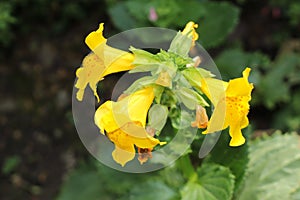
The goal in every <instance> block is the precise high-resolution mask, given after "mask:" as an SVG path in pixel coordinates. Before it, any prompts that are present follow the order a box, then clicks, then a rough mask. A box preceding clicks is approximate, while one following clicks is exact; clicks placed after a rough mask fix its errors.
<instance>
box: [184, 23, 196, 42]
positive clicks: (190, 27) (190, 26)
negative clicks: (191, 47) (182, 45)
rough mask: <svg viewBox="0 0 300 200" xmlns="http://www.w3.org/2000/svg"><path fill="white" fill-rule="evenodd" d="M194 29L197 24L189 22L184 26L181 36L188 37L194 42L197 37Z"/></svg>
mask: <svg viewBox="0 0 300 200" xmlns="http://www.w3.org/2000/svg"><path fill="white" fill-rule="evenodd" d="M196 28H198V24H195V23H194V22H192V21H190V22H188V23H187V24H186V25H185V28H184V29H183V31H182V34H183V35H187V36H188V37H191V38H192V40H193V41H196V40H197V39H198V37H199V36H198V33H197V32H196V30H195V29H196Z"/></svg>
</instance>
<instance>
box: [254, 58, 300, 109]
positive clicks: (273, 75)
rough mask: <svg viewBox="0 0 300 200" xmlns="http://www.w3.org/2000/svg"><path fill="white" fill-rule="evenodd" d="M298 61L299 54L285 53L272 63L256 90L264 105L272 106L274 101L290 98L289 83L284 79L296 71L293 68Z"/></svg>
mask: <svg viewBox="0 0 300 200" xmlns="http://www.w3.org/2000/svg"><path fill="white" fill-rule="evenodd" d="M299 61H300V59H299V55H297V54H287V55H285V56H282V57H280V58H279V59H278V60H276V61H275V63H274V64H272V68H270V70H269V71H268V72H267V73H266V75H265V76H264V77H263V79H262V80H261V82H260V84H259V85H258V86H257V91H256V93H257V94H258V95H259V97H260V99H261V100H262V101H263V102H264V104H265V105H266V107H268V108H274V106H275V104H276V103H279V102H287V101H289V100H290V84H289V82H287V81H286V80H285V79H287V78H288V75H289V74H291V73H297V71H295V69H296V67H297V65H298V63H299ZM274 86H275V87H274Z"/></svg>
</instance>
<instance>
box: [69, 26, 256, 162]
mask: <svg viewBox="0 0 300 200" xmlns="http://www.w3.org/2000/svg"><path fill="white" fill-rule="evenodd" d="M197 27H198V25H197V24H195V23H194V22H189V23H188V24H187V25H186V27H185V28H184V30H183V31H182V32H181V31H179V32H178V33H177V35H176V36H175V37H174V39H173V40H172V42H171V44H170V47H169V49H168V51H164V50H160V52H159V53H157V54H152V53H149V52H147V51H144V50H141V49H136V48H134V47H130V49H129V50H130V52H125V51H122V50H119V49H116V48H113V47H110V46H109V45H107V44H106V39H105V38H104V37H103V29H104V25H103V23H102V24H100V27H99V29H98V30H96V31H94V32H92V33H90V34H89V35H88V36H87V37H86V40H85V42H86V44H87V45H88V46H89V48H90V49H91V50H92V52H91V53H90V54H89V55H87V56H86V57H85V58H84V60H83V62H82V66H81V67H80V68H79V69H77V71H76V76H77V77H78V79H77V82H76V85H75V87H76V88H78V91H77V95H76V97H77V99H78V100H79V101H82V99H83V97H84V91H85V89H86V87H87V85H89V86H90V88H91V89H92V90H93V92H94V94H95V96H96V98H97V100H98V101H100V99H99V97H98V95H97V84H98V82H99V81H102V80H103V78H104V77H105V76H106V75H108V74H112V73H116V72H121V71H128V70H129V73H139V72H149V75H147V76H144V77H142V78H140V79H138V80H136V81H135V82H134V83H133V84H132V85H131V86H130V87H129V88H128V89H127V90H125V91H124V92H123V94H122V95H121V96H120V97H119V98H118V100H117V101H116V102H114V101H106V102H105V103H103V104H102V105H101V106H100V107H99V108H98V109H97V111H96V113H95V124H96V125H97V126H98V127H99V129H100V133H101V134H105V135H106V136H107V137H108V138H109V140H111V142H113V143H114V145H115V149H114V151H113V152H112V156H113V159H114V160H115V161H116V162H117V163H119V164H121V165H122V166H124V165H125V164H126V163H127V162H129V161H131V160H133V159H134V157H135V154H136V152H137V153H138V160H139V161H140V163H141V164H142V163H144V162H146V161H147V160H148V158H151V152H152V150H153V149H154V148H155V147H156V146H157V145H164V144H165V143H166V142H161V141H160V140H159V139H158V136H159V134H160V133H161V132H162V130H163V128H164V126H165V124H166V123H167V119H168V118H169V119H170V121H171V124H172V126H173V127H174V128H181V127H180V124H179V125H178V124H176V119H177V118H178V115H174V110H175V111H176V110H178V105H179V104H180V105H183V106H184V107H185V108H187V109H189V110H191V113H193V118H194V120H191V121H190V125H189V126H191V127H195V128H199V129H206V130H203V132H202V133H203V134H208V133H214V132H216V131H220V130H223V129H226V128H227V127H229V128H230V129H229V133H230V136H231V141H230V146H239V145H242V144H243V143H245V138H244V137H243V135H242V132H241V129H243V128H245V127H246V126H248V124H249V121H248V118H247V114H248V112H249V101H250V99H251V91H252V89H253V85H252V84H251V83H249V82H248V76H249V73H250V68H246V69H245V70H244V72H243V77H241V78H236V79H233V80H230V81H229V82H225V81H222V80H219V79H216V78H215V77H214V75H213V74H212V73H211V72H209V71H207V70H204V69H203V68H199V67H198V66H199V64H200V63H201V59H200V58H199V57H195V58H190V57H189V51H190V50H191V49H192V48H193V47H194V46H195V41H196V40H197V39H198V34H197V32H196V30H195V29H196V28H197ZM206 99H209V101H210V102H211V103H212V104H213V106H214V112H213V113H212V116H211V117H210V119H209V117H208V115H207V113H206V108H207V107H209V104H208V103H207V101H206Z"/></svg>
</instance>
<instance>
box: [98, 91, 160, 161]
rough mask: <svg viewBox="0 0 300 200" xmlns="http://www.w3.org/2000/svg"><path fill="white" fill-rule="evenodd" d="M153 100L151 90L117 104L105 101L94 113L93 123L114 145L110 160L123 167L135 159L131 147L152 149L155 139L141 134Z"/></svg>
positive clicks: (136, 94)
mask: <svg viewBox="0 0 300 200" xmlns="http://www.w3.org/2000/svg"><path fill="white" fill-rule="evenodd" d="M153 99H154V91H153V88H152V87H147V88H144V89H141V90H139V91H137V92H135V93H133V94H130V95H128V96H126V97H124V98H122V99H121V100H119V101H117V102H112V101H107V102H105V103H104V104H102V105H101V106H100V107H99V108H98V109H97V111H96V113H95V123H96V125H97V126H98V127H99V128H100V131H101V133H102V134H104V131H106V135H107V137H108V138H109V139H110V140H111V141H112V142H113V143H114V144H115V150H114V151H113V153H112V156H113V159H114V160H115V161H116V162H117V163H119V164H121V165H122V166H124V165H125V164H126V163H127V162H128V161H130V160H132V159H133V158H134V156H135V146H136V147H137V148H141V149H152V148H153V147H155V146H156V145H157V144H160V145H163V144H164V143H163V142H160V141H159V140H158V139H155V138H154V137H152V136H150V135H149V134H148V133H147V131H146V130H145V125H146V118H147V113H148V110H149V108H150V106H151V104H152V102H153Z"/></svg>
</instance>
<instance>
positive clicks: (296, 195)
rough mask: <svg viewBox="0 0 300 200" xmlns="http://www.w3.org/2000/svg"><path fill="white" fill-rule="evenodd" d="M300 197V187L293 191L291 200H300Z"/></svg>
mask: <svg viewBox="0 0 300 200" xmlns="http://www.w3.org/2000/svg"><path fill="white" fill-rule="evenodd" d="M299 199H300V187H299V188H297V189H296V190H295V191H293V192H292V193H291V200H299Z"/></svg>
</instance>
